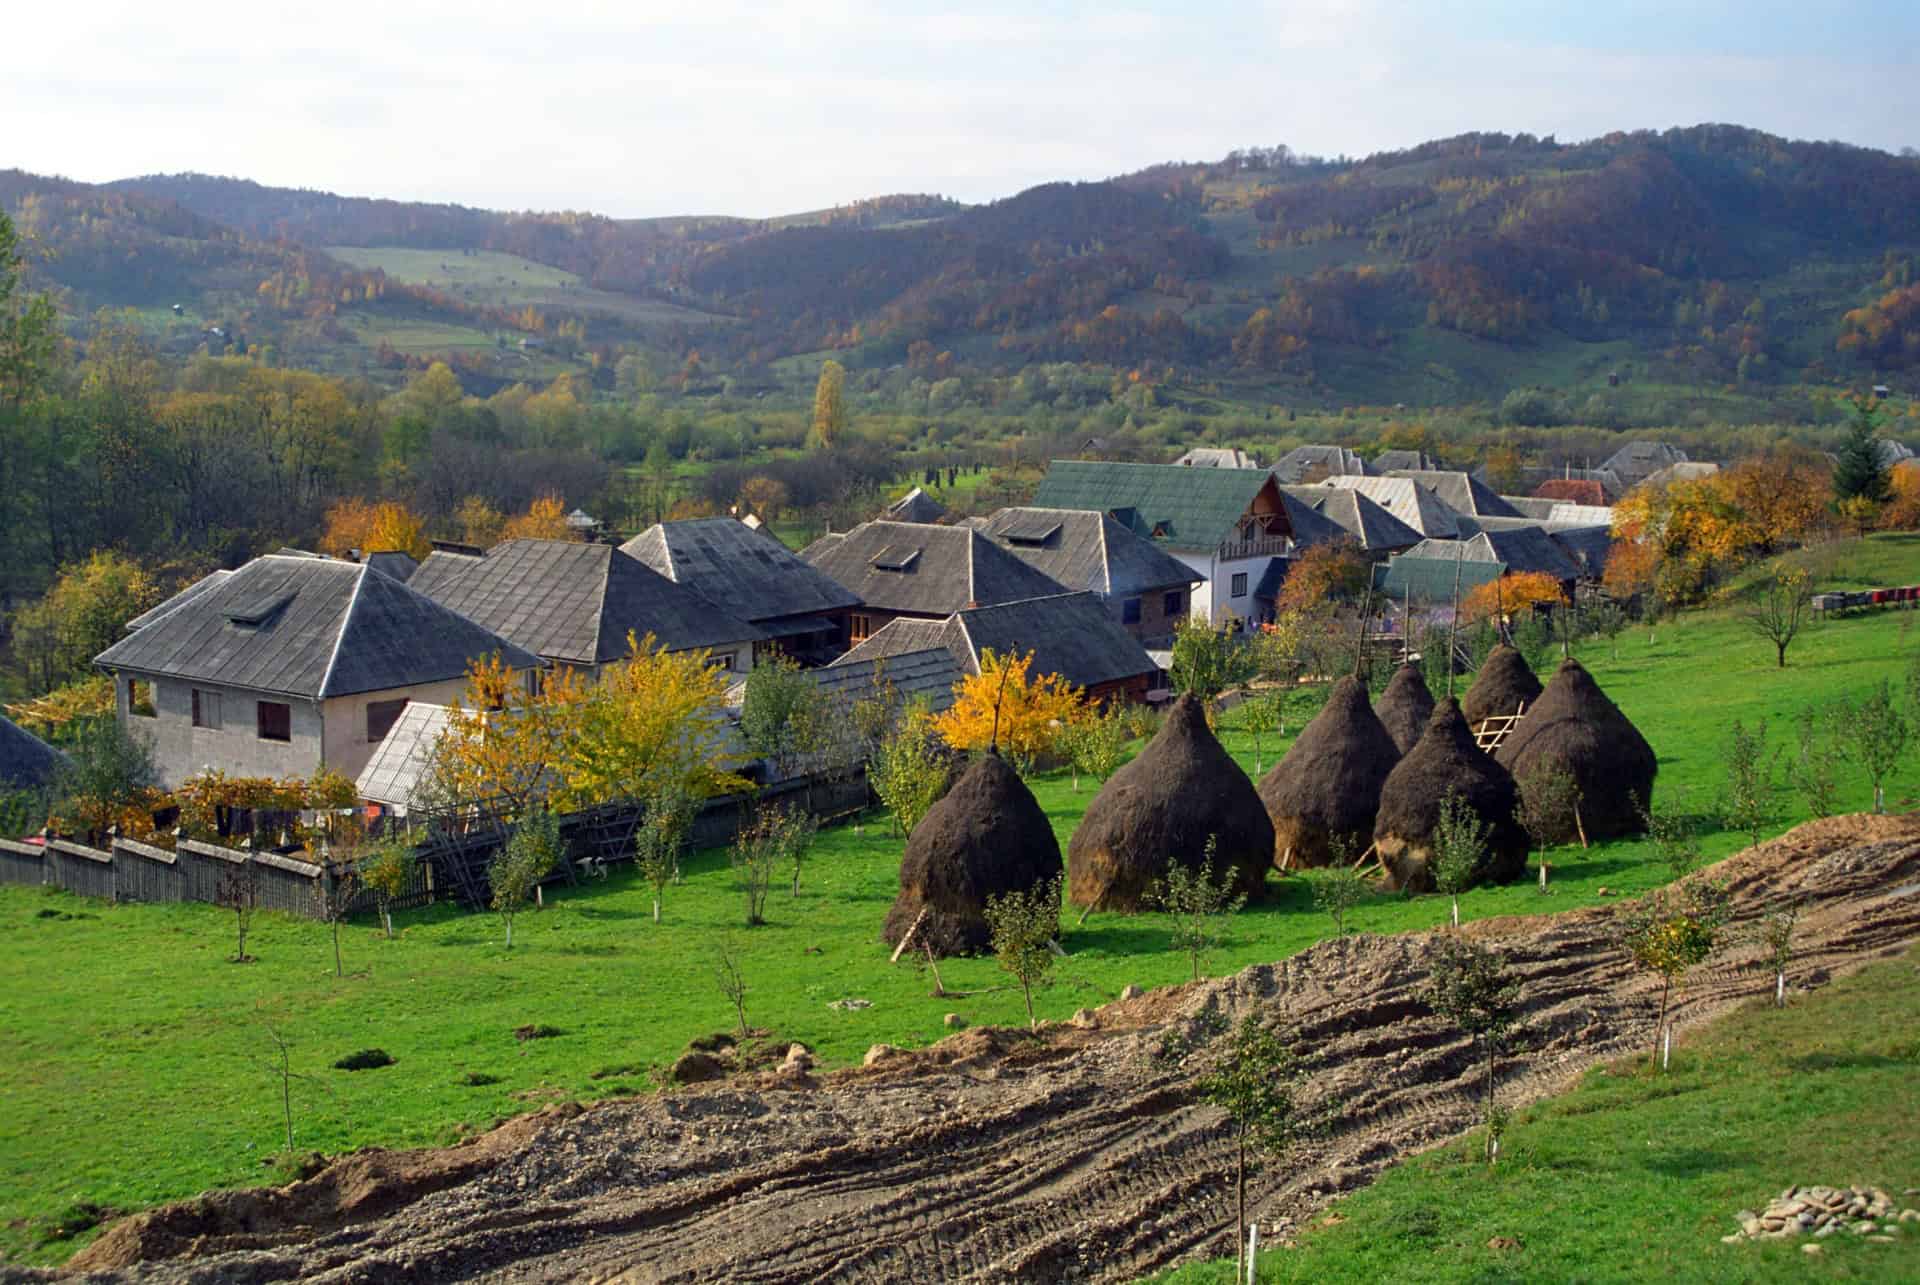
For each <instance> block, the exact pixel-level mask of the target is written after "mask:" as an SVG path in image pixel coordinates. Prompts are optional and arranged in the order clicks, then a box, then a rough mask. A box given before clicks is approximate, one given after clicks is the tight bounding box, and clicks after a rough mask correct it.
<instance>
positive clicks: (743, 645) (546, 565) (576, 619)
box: [407, 540, 766, 676]
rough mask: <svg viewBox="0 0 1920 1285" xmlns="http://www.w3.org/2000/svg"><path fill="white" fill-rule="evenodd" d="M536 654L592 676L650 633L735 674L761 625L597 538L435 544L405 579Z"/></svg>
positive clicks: (747, 659) (759, 638)
mask: <svg viewBox="0 0 1920 1285" xmlns="http://www.w3.org/2000/svg"><path fill="white" fill-rule="evenodd" d="M407 584H408V587H409V588H412V589H416V590H418V591H419V592H421V593H423V594H425V595H426V596H427V597H429V598H431V599H433V600H434V601H435V602H437V603H440V604H441V605H442V606H444V607H446V608H448V609H449V610H452V611H457V612H459V613H460V614H461V615H463V616H466V617H468V618H470V619H472V620H476V621H478V622H479V623H480V624H482V625H484V626H486V627H487V628H488V629H491V630H493V631H494V632H496V633H498V634H499V635H500V636H501V637H503V638H507V639H510V640H511V641H512V642H513V643H514V644H515V645H516V646H519V647H522V648H524V649H526V650H527V651H529V652H532V653H533V654H534V655H536V656H539V657H540V658H541V659H542V660H544V661H546V662H548V663H550V664H554V665H566V666H570V667H571V668H573V669H577V670H580V671H582V672H583V673H585V674H587V675H589V676H597V675H598V674H599V672H600V670H601V668H602V667H603V666H605V665H610V664H616V663H618V662H620V661H622V660H624V659H626V657H627V656H628V655H629V654H630V653H631V647H630V644H629V639H630V638H631V639H633V640H641V639H645V638H647V637H648V636H651V637H652V638H653V640H654V644H655V645H656V646H659V647H663V648H665V649H666V650H667V651H706V652H708V653H709V661H710V663H711V664H713V665H714V666H715V667H716V668H719V669H725V670H730V671H732V672H735V673H741V674H744V673H746V672H747V671H748V670H750V669H752V668H753V651H754V645H755V644H756V643H762V642H765V641H766V634H764V633H762V632H761V631H760V630H759V629H757V628H755V627H754V626H753V625H750V624H748V623H747V622H746V621H744V620H742V619H740V618H739V617H738V616H736V615H734V614H732V613H731V612H729V611H727V610H725V609H723V608H721V607H718V606H715V605H714V604H713V603H711V602H709V601H708V600H707V599H705V598H703V597H701V596H700V595H699V594H697V593H695V592H694V591H693V590H691V589H688V588H686V587H684V586H682V585H678V584H675V583H674V582H673V581H671V580H669V579H667V578H666V577H665V576H662V575H660V574H659V573H658V572H656V571H654V570H653V568H651V567H649V566H647V565H646V564H645V563H643V562H641V561H640V560H639V559H637V558H633V557H630V556H628V555H627V554H625V553H622V552H621V551H620V550H618V549H616V548H614V547H612V546H611V545H605V544H580V543H577V542H575V541H571V540H506V541H503V542H502V543H500V544H497V545H495V546H494V547H493V548H491V549H489V550H487V552H486V553H484V554H482V555H480V556H478V557H476V556H473V555H471V554H464V553H450V552H447V551H445V550H435V551H434V552H433V553H431V554H429V555H428V556H427V560H426V561H425V562H423V563H421V564H420V569H419V570H418V571H416V572H414V573H413V578H412V579H411V580H409V581H408V582H407Z"/></svg>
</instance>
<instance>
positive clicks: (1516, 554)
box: [1467, 526, 1581, 580]
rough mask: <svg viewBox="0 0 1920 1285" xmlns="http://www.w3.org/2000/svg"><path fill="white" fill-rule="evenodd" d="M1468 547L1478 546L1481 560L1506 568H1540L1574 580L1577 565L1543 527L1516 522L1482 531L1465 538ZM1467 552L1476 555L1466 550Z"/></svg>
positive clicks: (1560, 578) (1578, 573)
mask: <svg viewBox="0 0 1920 1285" xmlns="http://www.w3.org/2000/svg"><path fill="white" fill-rule="evenodd" d="M1467 545H1468V548H1470V549H1472V548H1474V547H1475V546H1481V547H1483V548H1484V549H1485V560H1487V561H1491V562H1503V563H1505V564H1506V567H1507V570H1508V571H1509V572H1519V571H1543V572H1545V573H1546V574H1547V575H1550V576H1552V577H1553V578H1554V579H1556V580H1578V579H1580V576H1581V569H1580V565H1579V564H1578V563H1576V562H1575V561H1574V560H1573V559H1572V558H1570V557H1568V556H1567V551H1566V550H1565V549H1563V548H1561V547H1560V546H1559V545H1558V544H1555V543H1554V541H1553V537H1552V536H1550V535H1548V534H1547V532H1546V530H1545V528H1543V527H1537V526H1516V527H1509V528H1505V529H1502V530H1486V531H1482V532H1481V533H1480V534H1479V535H1476V536H1474V537H1473V539H1471V540H1469V541H1467ZM1469 556H1479V555H1478V554H1477V553H1476V554H1470V555H1469Z"/></svg>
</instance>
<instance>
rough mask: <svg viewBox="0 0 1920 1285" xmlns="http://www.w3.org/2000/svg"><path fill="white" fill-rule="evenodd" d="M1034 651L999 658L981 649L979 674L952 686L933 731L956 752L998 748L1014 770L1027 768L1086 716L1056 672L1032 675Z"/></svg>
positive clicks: (1081, 702)
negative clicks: (1070, 725) (948, 705)
mask: <svg viewBox="0 0 1920 1285" xmlns="http://www.w3.org/2000/svg"><path fill="white" fill-rule="evenodd" d="M1032 670H1033V653H1032V652H1031V651H1029V652H1028V653H1027V654H1026V655H1024V656H1002V655H1000V654H999V653H997V652H995V651H994V650H993V649H992V648H991V647H985V648H982V649H981V651H980V672H979V673H977V674H968V675H967V676H965V677H964V678H962V679H961V680H960V682H959V683H958V684H957V685H956V686H955V688H954V702H953V705H952V707H951V708H949V709H948V710H947V711H946V712H945V713H943V714H940V715H938V716H937V717H936V718H935V719H934V727H935V729H936V730H937V731H938V732H939V733H940V736H941V738H942V739H943V740H945V741H946V743H947V744H948V745H950V746H952V747H953V748H954V749H956V750H984V749H986V748H987V747H988V746H989V745H994V744H997V745H998V746H999V747H1000V748H1001V749H1002V750H1003V751H1005V752H1006V754H1007V757H1008V758H1009V760H1011V761H1012V762H1013V763H1014V764H1015V765H1016V766H1018V765H1026V766H1028V767H1030V766H1031V764H1032V762H1033V760H1034V759H1035V758H1037V757H1039V756H1040V755H1042V754H1044V753H1046V752H1047V751H1048V750H1051V749H1052V748H1053V746H1054V741H1055V739H1056V737H1057V736H1058V735H1059V729H1060V728H1061V727H1062V726H1064V725H1066V724H1068V723H1071V722H1075V721H1077V720H1079V719H1082V718H1086V717H1088V715H1089V714H1090V712H1091V711H1090V710H1089V708H1088V706H1087V704H1086V702H1085V700H1084V699H1082V696H1081V692H1080V689H1079V688H1078V687H1075V686H1074V685H1073V684H1072V683H1069V682H1068V681H1067V680H1066V679H1064V678H1062V677H1061V676H1060V675H1059V674H1041V675H1038V676H1037V677H1036V676H1034V674H1033V672H1032Z"/></svg>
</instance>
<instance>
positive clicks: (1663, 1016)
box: [1621, 880, 1727, 1070]
mask: <svg viewBox="0 0 1920 1285" xmlns="http://www.w3.org/2000/svg"><path fill="white" fill-rule="evenodd" d="M1726 922H1727V897H1726V894H1725V892H1723V891H1722V890H1721V889H1719V888H1717V887H1715V886H1714V885H1712V884H1708V883H1704V882H1701V881H1699V880H1695V881H1694V882H1693V883H1691V884H1690V885H1688V886H1687V887H1686V888H1685V889H1684V890H1682V891H1681V892H1679V893H1677V894H1676V893H1674V892H1672V891H1671V890H1668V889H1661V890H1660V891H1658V892H1655V893H1653V894H1651V895H1650V896H1648V897H1647V899H1646V900H1645V901H1643V902H1642V903H1641V904H1640V905H1639V906H1638V907H1636V908H1635V909H1634V910H1633V911H1632V912H1631V913H1630V914H1629V915H1628V916H1627V917H1626V920H1625V923H1624V924H1623V925H1622V927H1623V930H1624V931H1623V933H1622V936H1621V942H1622V944H1623V945H1624V947H1625V948H1626V952H1627V955H1628V957H1629V958H1630V959H1632V960H1633V963H1634V966H1635V967H1637V968H1641V969H1643V970H1645V971H1647V972H1650V973H1656V974H1658V975H1659V977H1660V1015H1659V1017H1658V1019H1657V1020H1656V1021H1655V1023H1654V1046H1653V1049H1652V1051H1651V1052H1650V1053H1649V1054H1648V1055H1647V1056H1648V1063H1649V1065H1651V1064H1652V1062H1653V1060H1654V1059H1655V1058H1658V1059H1659V1062H1660V1066H1661V1069H1662V1070H1664V1069H1665V1068H1666V1065H1667V1058H1668V1056H1669V1055H1670V1054H1671V1052H1672V1048H1673V1037H1672V1031H1671V1030H1670V1029H1669V1028H1668V1026H1667V1012H1668V1009H1669V1007H1670V1005H1671V1003H1672V999H1673V995H1674V992H1675V990H1676V989H1677V988H1679V987H1682V986H1684V984H1685V982H1686V977H1687V973H1688V972H1689V971H1691V970H1692V969H1693V968H1694V967H1695V966H1696V965H1698V964H1701V963H1704V962H1705V961H1706V960H1707V959H1708V958H1710V957H1711V956H1712V955H1713V952H1714V951H1715V950H1716V949H1718V948H1719V945H1720V936H1721V930H1722V929H1723V928H1724V926H1725V925H1726Z"/></svg>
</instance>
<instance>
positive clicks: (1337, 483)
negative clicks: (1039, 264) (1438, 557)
mask: <svg viewBox="0 0 1920 1285" xmlns="http://www.w3.org/2000/svg"><path fill="white" fill-rule="evenodd" d="M1321 485H1322V486H1326V487H1333V488H1339V489H1343V490H1353V491H1358V492H1359V493H1360V494H1362V495H1364V496H1366V497H1367V498H1368V499H1369V500H1372V501H1373V502H1374V503H1375V504H1378V505H1379V506H1380V507H1381V508H1383V509H1385V510H1386V511H1387V512H1388V513H1391V514H1392V515H1393V516H1394V517H1395V518H1397V519H1399V520H1400V521H1401V522H1403V523H1405V524H1406V525H1407V526H1408V527H1411V528H1412V529H1413V531H1414V533H1415V534H1416V535H1420V536H1424V537H1426V538H1427V539H1439V540H1451V539H1452V538H1453V537H1454V536H1455V535H1457V534H1459V527H1458V524H1457V523H1456V522H1455V520H1454V518H1455V514H1454V511H1453V510H1452V509H1451V508H1449V507H1448V506H1447V505H1446V504H1445V503H1443V502H1442V501H1441V499H1440V497H1439V496H1437V495H1435V494H1434V493H1433V491H1432V490H1431V489H1430V488H1429V487H1427V486H1425V485H1423V484H1421V483H1419V482H1415V481H1413V480H1412V479H1410V478H1404V477H1330V478H1328V479H1327V480H1326V481H1325V482H1322V483H1321Z"/></svg>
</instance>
